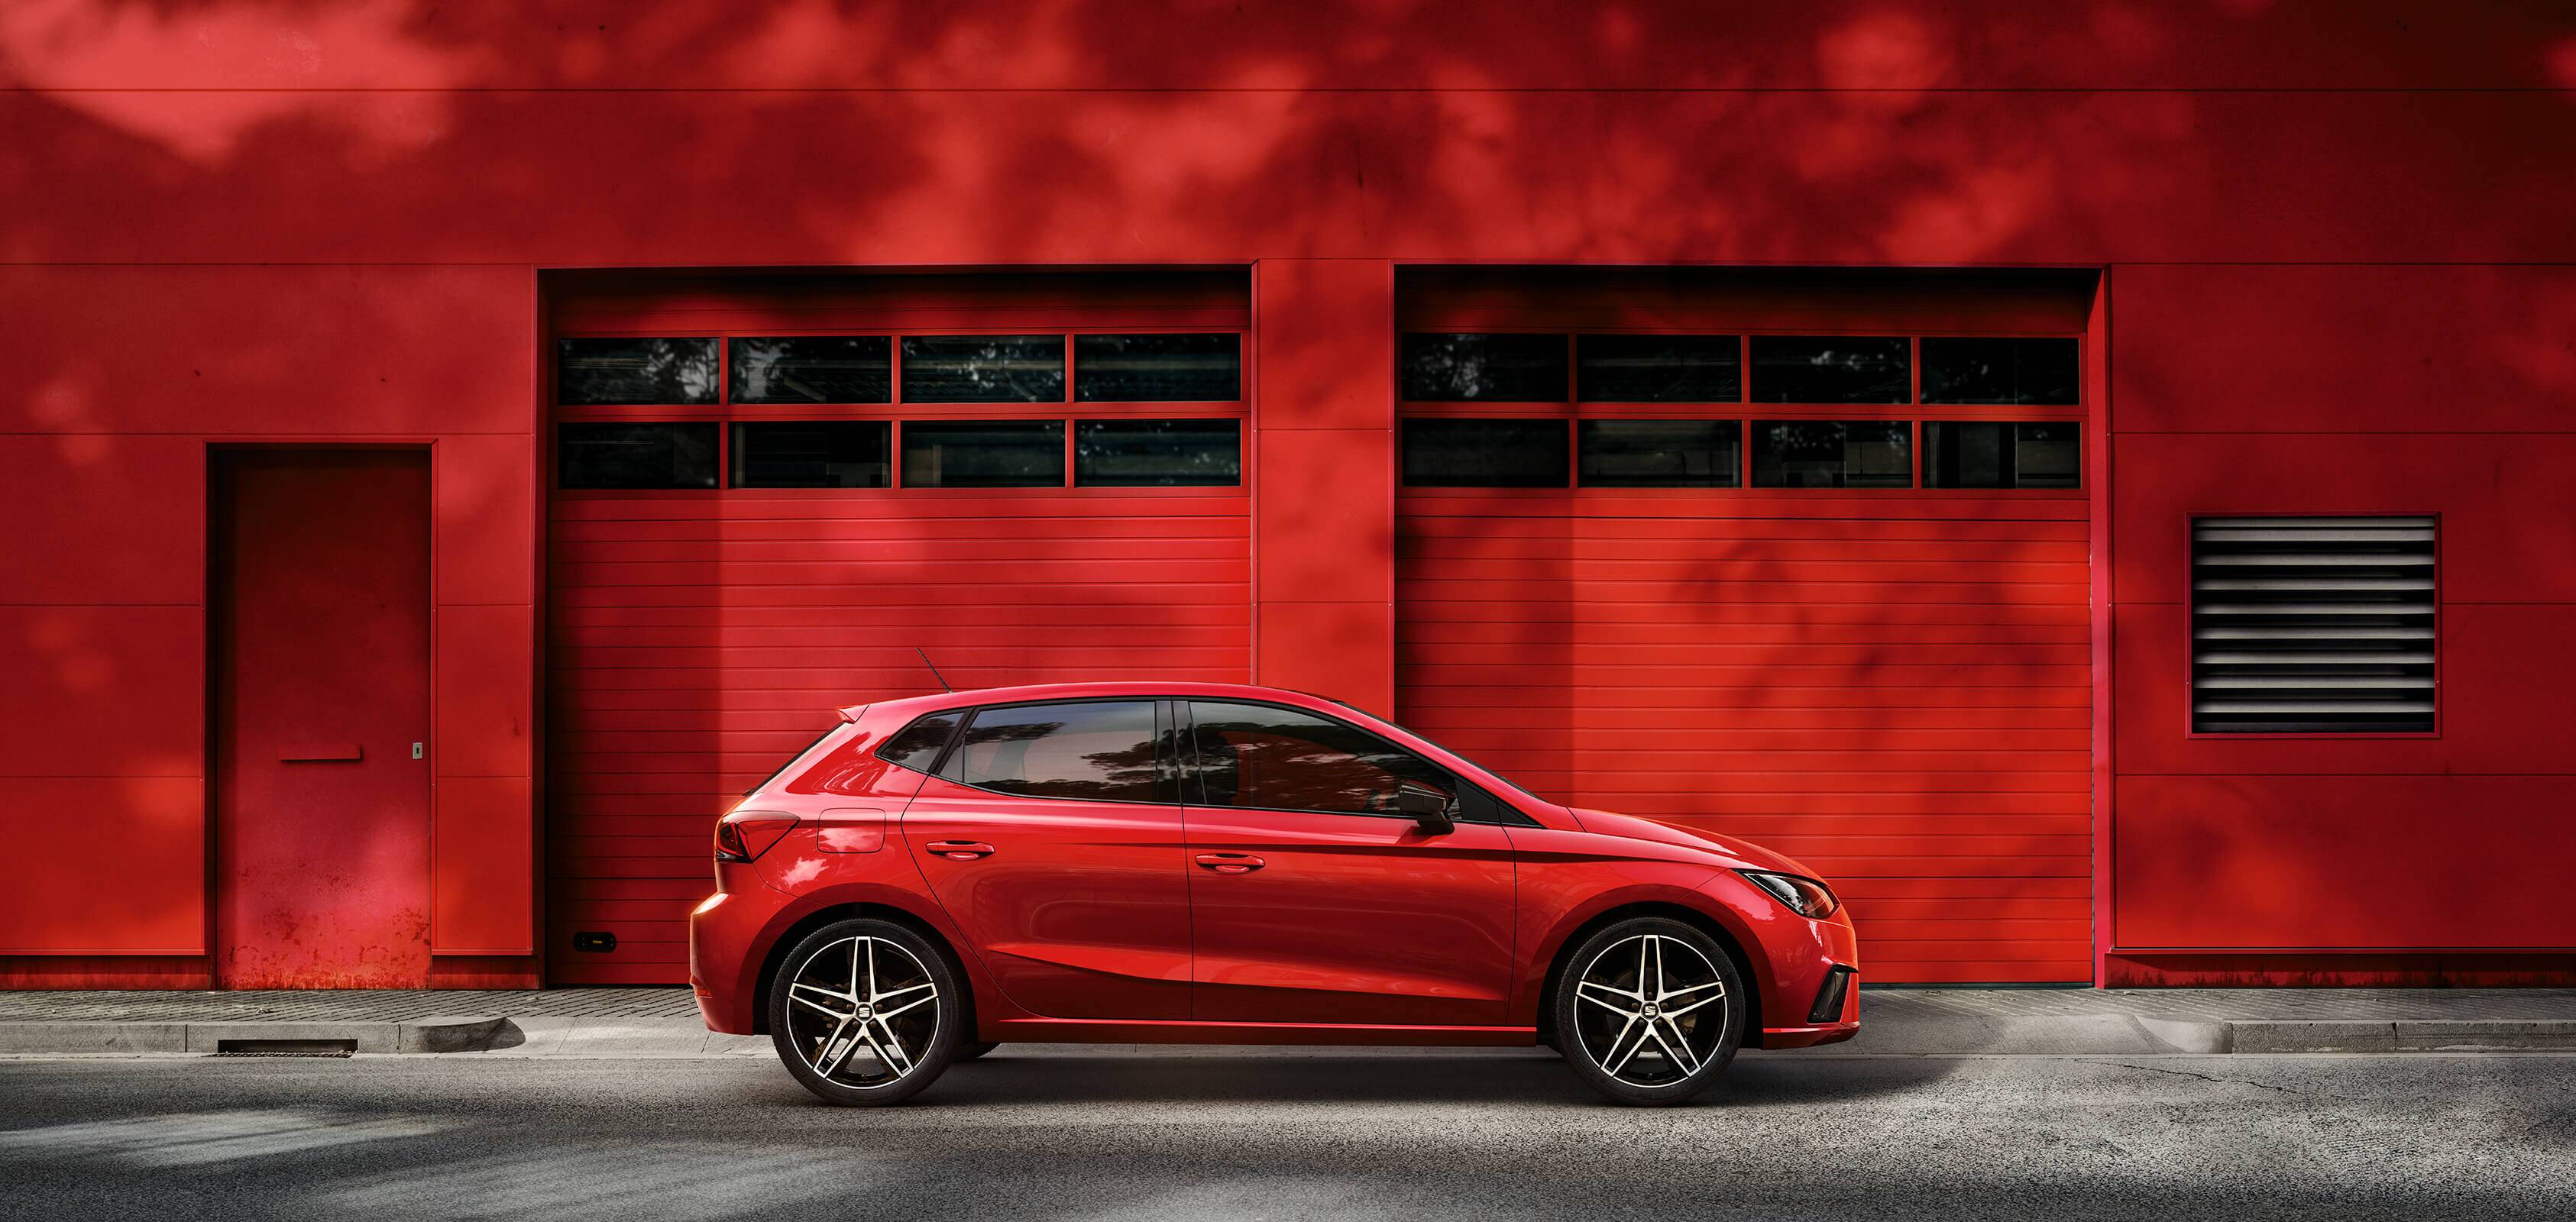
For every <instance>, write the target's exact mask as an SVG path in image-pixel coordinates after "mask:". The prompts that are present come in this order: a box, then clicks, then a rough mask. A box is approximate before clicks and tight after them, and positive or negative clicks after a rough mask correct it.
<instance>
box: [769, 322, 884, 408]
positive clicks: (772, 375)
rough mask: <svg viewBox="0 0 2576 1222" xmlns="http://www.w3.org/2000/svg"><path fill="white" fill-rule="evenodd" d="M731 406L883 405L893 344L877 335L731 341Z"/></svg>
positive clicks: (788, 337) (806, 336)
mask: <svg viewBox="0 0 2576 1222" xmlns="http://www.w3.org/2000/svg"><path fill="white" fill-rule="evenodd" d="M731 344H732V364H733V373H732V378H733V401H734V402H736V403H883V402H885V401H887V400H888V399H889V398H892V397H893V391H894V341H892V340H890V339H887V338H886V337H885V336H882V335H800V336H787V337H779V338H774V339H736V340H733V341H731Z"/></svg>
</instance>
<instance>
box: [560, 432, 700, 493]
mask: <svg viewBox="0 0 2576 1222" xmlns="http://www.w3.org/2000/svg"><path fill="white" fill-rule="evenodd" d="M555 485H556V486H557V487H560V488H713V487H715V486H716V426H715V425H714V424H712V423H704V424H701V423H687V424H558V425H556V426H555Z"/></svg>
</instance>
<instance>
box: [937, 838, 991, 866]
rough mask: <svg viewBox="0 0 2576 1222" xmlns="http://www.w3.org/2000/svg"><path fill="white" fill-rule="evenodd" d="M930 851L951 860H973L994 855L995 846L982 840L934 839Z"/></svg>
mask: <svg viewBox="0 0 2576 1222" xmlns="http://www.w3.org/2000/svg"><path fill="white" fill-rule="evenodd" d="M930 851H931V852H933V853H937V854H939V855H940V856H942V857H945V858H947V859H949V860H950V861H973V860H975V859H976V858H979V857H990V856H992V855H993V846H991V845H989V844H986V843H984V842H983V841H980V840H933V841H931V842H930Z"/></svg>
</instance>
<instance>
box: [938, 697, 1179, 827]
mask: <svg viewBox="0 0 2576 1222" xmlns="http://www.w3.org/2000/svg"><path fill="white" fill-rule="evenodd" d="M1154 739H1155V734H1154V702H1153V701H1151V700H1089V701H1079V702H1070V703H1065V704H1020V705H1009V706H1005V707H1002V708H989V709H978V710H976V713H975V719H974V720H973V721H972V722H969V723H968V724H967V726H966V733H965V735H964V737H962V738H960V739H958V742H957V750H956V751H954V752H952V753H951V754H950V755H949V757H948V765H947V767H946V768H945V769H944V770H942V771H941V773H940V775H942V776H945V777H947V778H948V779H950V780H953V781H957V782H959V783H961V784H966V785H972V786H975V787H976V788H978V789H989V790H992V791H994V792H996V793H1007V794H1016V795H1019V796H1022V797H1030V798H1081V799H1086V800H1089V801H1094V802H1153V801H1157V800H1158V797H1157V795H1156V793H1155V789H1156V786H1155V783H1154V781H1155V771H1156V769H1155V754H1154Z"/></svg>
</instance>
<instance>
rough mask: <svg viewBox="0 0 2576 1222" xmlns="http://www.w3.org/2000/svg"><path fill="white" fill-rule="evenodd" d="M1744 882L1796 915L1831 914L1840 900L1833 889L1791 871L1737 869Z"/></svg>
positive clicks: (1820, 916) (1826, 915)
mask: <svg viewBox="0 0 2576 1222" xmlns="http://www.w3.org/2000/svg"><path fill="white" fill-rule="evenodd" d="M1736 873H1738V874H1741V875H1743V876H1744V881H1746V882H1749V883H1751V884H1753V885H1754V886H1756V887H1760V888H1762V889H1763V890H1765V891H1768V892H1770V893H1771V898H1773V899H1775V900H1778V901H1780V902H1781V903H1783V904H1786V905H1788V906H1789V910H1790V911H1791V912H1795V913H1797V914H1798V915H1800V916H1805V917H1814V918H1816V919H1819V920H1821V919H1823V918H1825V917H1829V916H1832V915H1833V914H1834V909H1836V908H1840V907H1842V906H1843V905H1842V901H1841V900H1838V899H1835V898H1834V892H1833V888H1831V887H1828V886H1826V885H1824V884H1823V883H1820V882H1817V881H1816V880H1814V879H1812V878H1800V877H1798V876H1797V875H1795V874H1774V873H1772V872H1770V871H1768V870H1738V871H1736Z"/></svg>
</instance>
